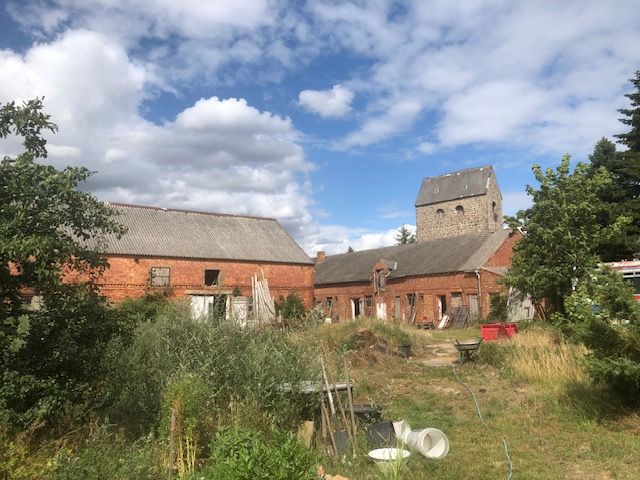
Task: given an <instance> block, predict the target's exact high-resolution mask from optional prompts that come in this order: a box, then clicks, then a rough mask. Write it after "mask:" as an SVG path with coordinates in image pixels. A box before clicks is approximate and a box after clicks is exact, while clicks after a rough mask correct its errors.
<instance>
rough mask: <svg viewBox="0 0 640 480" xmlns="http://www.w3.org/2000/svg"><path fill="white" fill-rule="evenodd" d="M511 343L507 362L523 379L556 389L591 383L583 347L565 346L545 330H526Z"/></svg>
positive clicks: (563, 342)
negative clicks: (584, 360) (585, 365)
mask: <svg viewBox="0 0 640 480" xmlns="http://www.w3.org/2000/svg"><path fill="white" fill-rule="evenodd" d="M511 343H512V345H511V346H510V348H509V355H508V358H509V362H510V363H511V368H512V369H513V372H514V373H515V374H516V375H517V376H518V377H520V378H522V379H523V380H526V381H529V382H538V383H543V384H545V385H548V386H552V387H558V388H564V387H566V386H569V385H575V384H585V383H589V382H590V380H589V376H588V374H587V372H586V370H585V368H584V362H583V359H584V355H585V353H586V349H585V348H584V347H582V346H578V345H572V344H569V343H566V342H565V341H563V340H561V339H559V338H556V336H554V334H553V333H552V332H550V331H548V330H528V331H526V332H524V333H522V334H519V335H516V336H515V337H514V338H513V339H512V340H511Z"/></svg>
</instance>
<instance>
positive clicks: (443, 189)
mask: <svg viewBox="0 0 640 480" xmlns="http://www.w3.org/2000/svg"><path fill="white" fill-rule="evenodd" d="M492 171H493V168H492V167H491V165H487V166H484V167H478V168H470V169H468V170H460V171H459V172H453V173H447V174H446V175H440V176H438V177H426V178H425V179H424V180H422V185H421V186H420V192H418V198H417V199H416V207H419V206H421V205H431V204H433V203H439V202H446V201H449V200H455V199H456V198H466V197H473V196H475V195H482V194H484V193H486V192H487V180H488V179H489V177H490V176H491V172H492Z"/></svg>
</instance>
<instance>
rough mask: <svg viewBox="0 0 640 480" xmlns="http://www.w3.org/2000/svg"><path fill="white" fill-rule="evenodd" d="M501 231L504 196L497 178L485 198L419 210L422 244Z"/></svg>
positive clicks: (419, 239)
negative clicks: (439, 239) (428, 241)
mask: <svg viewBox="0 0 640 480" xmlns="http://www.w3.org/2000/svg"><path fill="white" fill-rule="evenodd" d="M460 207H462V208H461V209H460ZM500 228H502V196H501V194H500V189H499V188H498V184H497V182H496V179H495V175H494V174H492V175H491V178H490V182H489V188H488V189H487V193H486V194H483V195H476V196H473V197H467V198H459V199H456V200H449V201H446V202H440V203H434V204H431V205H423V206H419V207H416V230H417V239H418V241H419V242H424V241H427V240H435V239H438V238H451V237H457V236H459V235H469V234H480V233H487V232H493V231H495V230H498V229H500Z"/></svg>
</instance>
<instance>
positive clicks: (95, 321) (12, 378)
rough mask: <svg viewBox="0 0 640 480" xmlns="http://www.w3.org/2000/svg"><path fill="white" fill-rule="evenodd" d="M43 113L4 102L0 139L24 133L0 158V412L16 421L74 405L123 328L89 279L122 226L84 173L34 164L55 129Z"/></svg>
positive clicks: (33, 105)
mask: <svg viewBox="0 0 640 480" xmlns="http://www.w3.org/2000/svg"><path fill="white" fill-rule="evenodd" d="M42 108H43V105H42V100H40V99H35V100H30V101H27V102H24V103H23V104H22V105H21V106H17V105H16V104H15V103H14V102H11V103H8V104H5V105H0V138H7V137H9V136H10V135H15V136H18V137H22V140H23V145H24V149H25V150H24V152H23V153H22V154H20V155H18V156H17V157H15V158H12V157H4V158H3V159H2V160H1V161H0V344H2V345H3V350H2V354H1V355H0V408H4V409H7V410H8V411H10V412H11V415H10V417H11V419H13V420H14V421H15V422H29V421H33V420H34V419H39V418H41V417H43V416H46V415H48V414H50V413H51V412H54V411H60V409H61V408H60V407H61V406H62V405H63V404H64V403H65V402H68V401H71V402H76V401H79V399H80V398H81V397H83V396H84V392H86V391H87V390H88V389H90V384H91V383H92V382H93V381H95V376H96V372H97V369H98V368H99V367H98V364H99V362H100V357H101V351H102V348H103V346H104V345H105V343H106V342H107V341H109V339H110V338H111V337H112V336H113V335H115V334H116V332H117V331H118V329H119V327H118V322H117V319H116V318H115V317H114V316H113V315H112V312H110V310H109V309H108V308H107V306H106V304H105V303H104V301H103V300H102V299H101V298H100V297H99V296H98V295H97V293H96V291H95V288H93V284H92V282H91V280H93V279H94V278H95V275H97V274H98V273H99V272H100V269H101V268H103V267H105V266H106V262H105V260H104V258H103V257H102V256H101V255H100V254H99V253H98V247H99V245H100V238H101V237H102V236H103V235H105V234H109V233H115V234H120V233H122V232H123V230H122V228H121V227H120V226H119V225H118V223H117V222H116V220H115V219H114V217H113V213H112V211H111V210H109V209H108V208H107V207H106V206H105V205H104V204H102V203H101V202H98V201H97V200H96V199H95V198H94V197H92V196H91V195H89V194H88V193H85V192H81V191H79V190H78V189H77V187H78V184H79V183H80V182H82V181H84V180H86V179H87V178H88V177H89V175H90V174H91V172H89V170H87V169H86V168H82V167H67V168H65V169H63V170H58V169H56V168H55V167H53V166H50V165H44V164H42V163H38V162H37V161H36V160H37V159H40V158H46V156H47V150H46V140H45V138H44V137H43V133H44V132H47V131H50V132H55V131H56V130H57V127H56V126H55V124H54V123H52V122H51V119H50V117H49V115H46V114H44V113H43V111H42ZM71 272H73V273H74V275H76V276H77V278H78V281H79V283H77V284H72V283H70V281H69V280H70V277H69V274H71ZM65 275H67V279H66V280H67V281H66V282H63V277H64V276H65ZM26 289H30V290H31V291H32V292H33V293H37V294H39V295H41V296H42V298H43V299H44V304H43V306H42V308H41V309H40V310H39V311H36V312H29V311H27V310H25V307H24V306H23V302H22V298H21V295H22V294H23V292H24V291H25V290H26ZM5 345H9V348H6V349H5V348H4V346H5Z"/></svg>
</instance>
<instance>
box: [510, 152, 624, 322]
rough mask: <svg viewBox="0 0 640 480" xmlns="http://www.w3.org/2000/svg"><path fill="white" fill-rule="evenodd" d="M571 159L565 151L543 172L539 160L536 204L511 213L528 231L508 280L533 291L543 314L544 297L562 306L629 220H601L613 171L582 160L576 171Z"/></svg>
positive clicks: (515, 224)
mask: <svg viewBox="0 0 640 480" xmlns="http://www.w3.org/2000/svg"><path fill="white" fill-rule="evenodd" d="M569 160H570V159H569V155H565V156H564V157H563V158H562V162H561V163H560V166H559V167H558V168H557V169H556V170H555V171H554V170H553V169H551V168H549V169H547V170H546V172H543V171H542V169H541V168H540V166H538V165H534V166H533V173H534V176H535V178H536V180H537V181H538V183H539V184H540V186H539V188H537V189H536V188H534V187H532V186H527V193H528V194H529V195H531V197H532V198H533V205H532V206H531V207H530V208H528V209H526V210H521V211H520V212H518V214H517V216H516V217H512V218H508V219H507V221H508V222H509V224H510V225H511V227H512V228H522V229H523V230H524V231H525V233H526V235H525V236H524V238H523V239H522V240H521V241H520V242H518V243H517V244H516V246H515V247H514V256H513V264H512V267H511V269H510V271H509V273H508V275H507V276H506V278H505V282H506V283H507V284H509V285H512V286H514V287H516V288H518V289H519V290H520V291H522V292H525V293H528V294H529V295H531V297H532V298H533V300H534V301H535V302H536V303H537V304H538V305H539V306H540V307H539V310H540V313H541V314H542V316H543V317H546V313H547V312H546V311H545V310H544V309H543V308H542V307H541V302H542V300H543V299H546V300H547V302H548V306H549V307H550V309H551V311H562V310H563V309H564V299H565V298H567V297H568V296H569V295H570V294H571V292H572V290H573V287H574V285H575V283H576V282H577V281H579V280H581V279H583V278H584V277H585V275H587V273H588V272H590V271H591V270H592V269H593V268H594V267H595V266H596V265H597V263H598V256H597V252H596V250H597V246H598V245H599V244H600V243H601V241H602V240H603V239H608V238H611V237H612V236H615V235H619V234H620V232H621V229H622V228H623V227H624V225H626V222H627V221H628V219H625V218H624V217H620V218H616V219H615V221H614V222H613V223H612V224H610V225H607V226H603V225H602V224H601V223H600V222H599V219H600V218H601V217H602V214H603V213H602V212H603V211H604V210H605V209H606V208H607V207H606V204H605V203H604V202H603V201H602V200H601V194H602V192H603V190H605V189H607V188H610V187H611V177H610V176H609V174H608V173H607V171H606V170H605V169H599V170H597V171H596V172H595V173H590V172H589V167H588V166H587V165H585V164H581V163H579V164H578V165H577V166H576V167H575V169H574V171H573V172H572V171H571V167H570V161H569Z"/></svg>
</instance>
